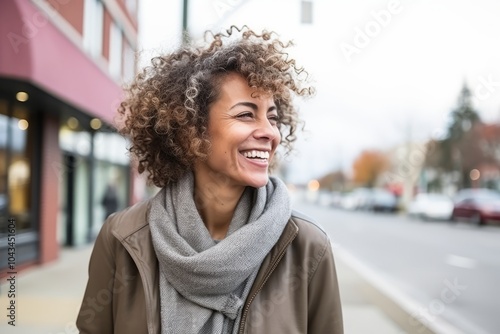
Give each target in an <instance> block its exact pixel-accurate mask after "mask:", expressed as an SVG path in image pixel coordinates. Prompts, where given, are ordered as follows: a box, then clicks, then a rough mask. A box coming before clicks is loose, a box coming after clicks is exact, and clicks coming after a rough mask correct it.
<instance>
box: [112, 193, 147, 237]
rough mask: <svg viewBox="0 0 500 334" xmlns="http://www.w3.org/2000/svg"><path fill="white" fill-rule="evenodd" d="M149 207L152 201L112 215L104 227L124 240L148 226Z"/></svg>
mask: <svg viewBox="0 0 500 334" xmlns="http://www.w3.org/2000/svg"><path fill="white" fill-rule="evenodd" d="M149 207H150V200H146V201H141V202H138V203H136V204H134V205H132V206H130V207H128V208H126V209H124V210H121V211H118V212H116V213H113V214H112V215H110V216H109V218H108V219H107V220H106V222H105V224H104V225H106V228H107V229H108V230H110V231H111V232H112V233H113V234H115V235H116V236H117V237H118V238H119V239H121V240H123V239H125V238H126V237H128V236H129V235H131V234H133V233H134V232H136V231H138V230H140V229H142V228H143V227H145V226H147V225H148V220H147V214H148V211H149ZM103 227H104V226H103Z"/></svg>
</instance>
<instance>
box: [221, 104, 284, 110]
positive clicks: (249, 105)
mask: <svg viewBox="0 0 500 334" xmlns="http://www.w3.org/2000/svg"><path fill="white" fill-rule="evenodd" d="M238 106H244V107H248V108H252V109H253V110H258V109H259V107H258V106H257V105H256V104H255V103H252V102H238V103H236V104H235V105H234V106H232V107H231V108H229V110H231V109H234V108H236V107H238ZM277 109H278V108H276V106H271V107H269V109H267V112H270V111H275V110H277Z"/></svg>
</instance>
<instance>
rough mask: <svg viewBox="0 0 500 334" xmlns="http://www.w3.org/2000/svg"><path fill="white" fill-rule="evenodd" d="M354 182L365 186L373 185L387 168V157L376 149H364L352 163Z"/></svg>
mask: <svg viewBox="0 0 500 334" xmlns="http://www.w3.org/2000/svg"><path fill="white" fill-rule="evenodd" d="M352 167H353V172H354V182H356V183H358V184H361V185H363V186H366V187H369V188H371V187H373V186H374V185H375V183H376V181H377V179H378V177H379V176H380V175H381V174H382V173H383V172H385V171H386V170H387V168H388V167H389V161H388V159H387V157H386V156H385V155H384V154H383V153H381V152H379V151H376V150H365V151H363V152H361V154H360V155H359V156H358V157H357V158H356V160H355V161H354V163H353V166H352Z"/></svg>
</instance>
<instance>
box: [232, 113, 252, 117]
mask: <svg viewBox="0 0 500 334" xmlns="http://www.w3.org/2000/svg"><path fill="white" fill-rule="evenodd" d="M236 117H238V118H251V117H253V114H252V113H251V112H245V113H242V114H239V115H238V116H236Z"/></svg>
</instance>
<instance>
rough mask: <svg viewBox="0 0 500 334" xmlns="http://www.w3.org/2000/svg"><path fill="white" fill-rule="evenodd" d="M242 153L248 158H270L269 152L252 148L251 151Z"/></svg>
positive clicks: (264, 159) (265, 159) (262, 159)
mask: <svg viewBox="0 0 500 334" xmlns="http://www.w3.org/2000/svg"><path fill="white" fill-rule="evenodd" d="M242 154H243V156H244V157H245V158H248V159H254V160H260V161H267V160H269V152H267V151H257V150H251V151H245V152H242Z"/></svg>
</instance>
